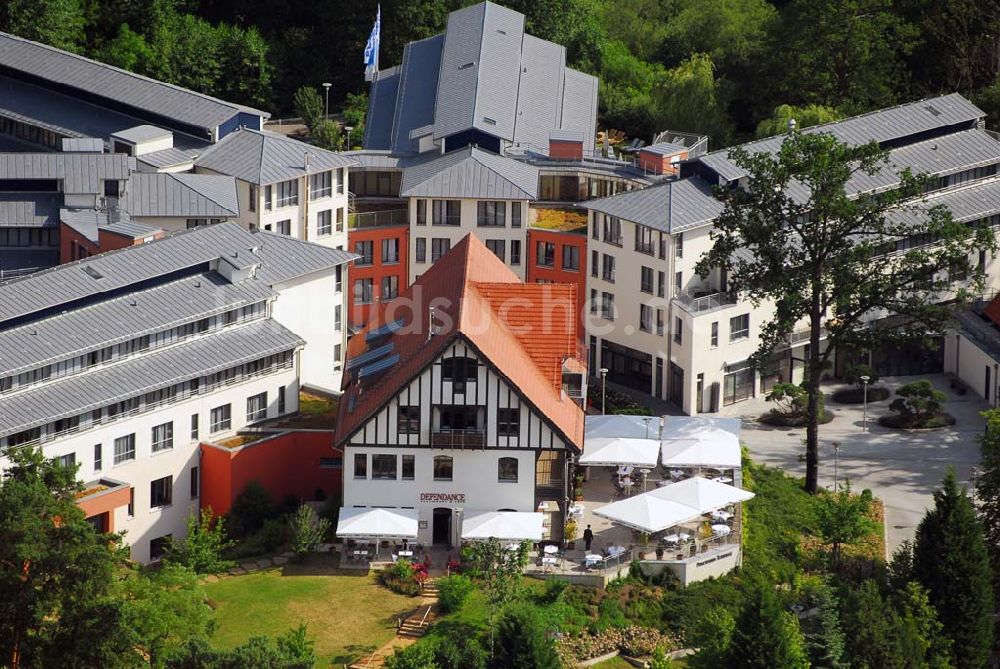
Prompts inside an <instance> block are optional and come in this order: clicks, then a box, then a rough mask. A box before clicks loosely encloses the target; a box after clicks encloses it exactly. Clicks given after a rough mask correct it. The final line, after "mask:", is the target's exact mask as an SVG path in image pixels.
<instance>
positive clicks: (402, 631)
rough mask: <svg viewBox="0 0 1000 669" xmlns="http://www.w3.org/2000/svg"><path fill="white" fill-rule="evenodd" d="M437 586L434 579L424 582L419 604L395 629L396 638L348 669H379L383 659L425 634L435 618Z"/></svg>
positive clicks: (383, 662)
mask: <svg viewBox="0 0 1000 669" xmlns="http://www.w3.org/2000/svg"><path fill="white" fill-rule="evenodd" d="M438 595H439V591H438V585H437V581H436V579H428V580H427V581H425V582H424V585H423V589H422V590H421V592H420V597H421V600H422V601H421V602H420V606H419V607H417V610H416V611H414V612H413V613H411V614H410V615H409V616H407V617H406V619H405V620H403V621H401V622H400V624H399V627H397V628H396V638H394V639H393V640H392V641H390V642H389V643H387V644H386V645H384V646H382V647H381V648H379V649H378V650H376V651H375V652H374V653H372V654H371V655H369V656H367V657H363V658H361V659H359V660H358V661H357V662H355V663H354V664H352V665H351V668H350V669H380V667H382V666H383V665H384V664H385V659H386V658H387V657H390V656H392V654H393V653H395V652H396V649H397V648H405V647H406V646H408V645H410V644H412V643H413V642H415V641H416V640H417V639H419V638H420V637H422V636H424V635H425V634H427V630H428V628H429V627H430V626H431V623H433V622H434V619H435V618H437V602H438Z"/></svg>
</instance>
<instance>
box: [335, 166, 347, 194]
mask: <svg viewBox="0 0 1000 669" xmlns="http://www.w3.org/2000/svg"><path fill="white" fill-rule="evenodd" d="M345 174H347V172H346V168H343V167H341V168H340V169H338V170H337V192H338V193H343V192H344V181H346V179H345V178H344V175H345Z"/></svg>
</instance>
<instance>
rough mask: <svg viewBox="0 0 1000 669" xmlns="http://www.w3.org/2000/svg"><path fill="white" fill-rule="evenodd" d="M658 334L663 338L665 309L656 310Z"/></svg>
mask: <svg viewBox="0 0 1000 669" xmlns="http://www.w3.org/2000/svg"><path fill="white" fill-rule="evenodd" d="M656 334H657V336H659V337H662V336H663V309H657V310H656Z"/></svg>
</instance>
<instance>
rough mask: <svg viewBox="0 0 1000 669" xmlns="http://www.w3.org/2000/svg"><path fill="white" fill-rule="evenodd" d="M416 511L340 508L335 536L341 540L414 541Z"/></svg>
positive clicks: (415, 535)
mask: <svg viewBox="0 0 1000 669" xmlns="http://www.w3.org/2000/svg"><path fill="white" fill-rule="evenodd" d="M417 517H418V516H417V511H416V509H359V508H356V507H347V506H345V507H341V509H340V518H339V519H338V521H337V536H338V537H341V538H342V539H375V540H376V541H377V540H379V539H416V538H417Z"/></svg>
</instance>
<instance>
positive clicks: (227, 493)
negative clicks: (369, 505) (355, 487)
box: [201, 432, 343, 515]
mask: <svg viewBox="0 0 1000 669" xmlns="http://www.w3.org/2000/svg"><path fill="white" fill-rule="evenodd" d="M340 457H341V453H340V451H335V450H334V449H333V433H331V432H286V433H283V434H279V435H277V436H274V437H271V438H269V439H262V440H261V441H258V442H254V443H252V444H247V445H246V446H242V447H239V448H234V449H226V448H221V447H219V446H213V445H211V444H202V445H201V505H202V507H203V508H204V507H206V506H211V507H212V511H213V512H214V513H216V514H218V515H222V514H225V513H228V512H229V509H230V508H231V507H232V505H233V501H234V500H235V499H236V498H237V497H238V496H239V494H240V493H241V492H243V490H244V489H245V488H246V487H247V485H248V484H249V483H250V482H251V481H258V482H259V483H260V484H261V485H263V486H264V488H265V489H267V491H268V492H270V493H271V498H272V500H273V501H274V502H275V503H276V504H281V503H282V502H283V501H284V500H285V498H286V497H287V496H289V495H291V496H294V497H297V498H298V499H300V500H303V501H312V500H315V499H317V496H316V491H317V490H322V491H323V495H324V497H326V498H329V497H330V496H332V495H339V494H340V492H341V486H342V471H343V470H342V468H340V467H337V468H322V467H320V458H340Z"/></svg>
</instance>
